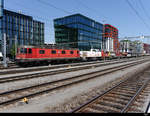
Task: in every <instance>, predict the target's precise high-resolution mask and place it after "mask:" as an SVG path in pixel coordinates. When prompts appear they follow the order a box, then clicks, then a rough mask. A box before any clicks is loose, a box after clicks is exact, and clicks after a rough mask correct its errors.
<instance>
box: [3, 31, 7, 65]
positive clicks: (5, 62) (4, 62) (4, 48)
mask: <svg viewBox="0 0 150 116" xmlns="http://www.w3.org/2000/svg"><path fill="white" fill-rule="evenodd" d="M3 39H4V41H3V42H4V43H3V45H4V46H3V54H4V56H3V65H4V67H5V68H6V67H7V61H6V45H7V44H6V33H4V38H3Z"/></svg>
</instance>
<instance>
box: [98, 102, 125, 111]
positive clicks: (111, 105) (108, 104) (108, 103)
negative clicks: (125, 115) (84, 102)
mask: <svg viewBox="0 0 150 116" xmlns="http://www.w3.org/2000/svg"><path fill="white" fill-rule="evenodd" d="M99 104H102V105H106V106H109V107H113V108H116V109H120V110H121V109H123V108H124V105H123V104H120V103H117V102H116V101H111V102H109V101H102V102H99Z"/></svg>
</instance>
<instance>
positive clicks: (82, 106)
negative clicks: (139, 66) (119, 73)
mask: <svg viewBox="0 0 150 116" xmlns="http://www.w3.org/2000/svg"><path fill="white" fill-rule="evenodd" d="M128 80H130V77H129V78H127V79H126V80H124V81H121V82H120V83H119V84H117V85H115V86H113V87H112V88H110V89H109V90H107V91H105V92H104V93H102V94H100V95H98V96H96V97H94V98H93V99H91V100H89V101H88V102H86V103H85V104H82V105H81V106H79V107H77V108H75V109H74V110H72V111H71V112H70V113H78V112H81V111H82V110H84V109H85V108H87V107H88V106H90V105H92V104H94V103H95V102H96V101H97V100H98V99H100V98H102V97H103V96H104V95H107V94H108V93H109V92H111V91H113V90H114V89H116V88H118V87H119V86H120V85H122V84H124V83H125V82H127V81H128ZM149 81H150V79H148V80H146V81H145V82H144V84H143V85H142V86H141V87H140V88H139V89H138V91H137V92H136V93H135V95H134V96H133V97H132V98H131V99H130V100H129V102H128V103H127V104H126V105H125V107H124V108H123V109H122V110H121V113H124V112H126V111H127V109H128V108H129V106H130V105H131V104H132V103H133V101H134V100H135V99H136V97H137V96H138V95H139V94H140V92H141V91H142V90H143V89H144V88H145V87H146V85H147V84H148V82H149Z"/></svg>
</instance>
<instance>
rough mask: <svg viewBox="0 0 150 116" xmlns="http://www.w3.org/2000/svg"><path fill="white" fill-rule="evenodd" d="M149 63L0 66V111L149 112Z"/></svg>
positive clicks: (141, 59)
mask: <svg viewBox="0 0 150 116" xmlns="http://www.w3.org/2000/svg"><path fill="white" fill-rule="evenodd" d="M149 58H150V56H145V57H137V58H130V59H129V58H128V59H127V58H126V59H115V60H107V61H92V62H80V63H71V64H61V65H58V64H57V65H49V66H38V67H26V68H22V67H17V66H15V65H14V64H13V65H12V68H11V66H10V67H8V68H2V67H1V70H0V112H50V113H60V112H69V113H89V112H94V113H95V112H96V113H125V112H127V113H133V112H134V113H145V112H146V110H148V105H149V99H150V77H149V75H150V70H149V67H150V61H149ZM24 99H26V100H27V101H28V103H25V102H24V101H23V100H24Z"/></svg>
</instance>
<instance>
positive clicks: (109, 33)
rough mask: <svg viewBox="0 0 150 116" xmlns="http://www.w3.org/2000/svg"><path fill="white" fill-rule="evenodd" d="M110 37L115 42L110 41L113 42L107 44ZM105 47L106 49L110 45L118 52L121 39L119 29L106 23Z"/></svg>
mask: <svg viewBox="0 0 150 116" xmlns="http://www.w3.org/2000/svg"><path fill="white" fill-rule="evenodd" d="M108 39H110V40H112V41H113V42H110V43H111V44H112V45H111V44H108V45H109V46H108V45H105V44H107V40H108ZM103 42H104V45H103V48H104V50H105V49H106V48H107V47H108V48H110V46H111V47H112V49H113V52H115V53H118V52H119V51H120V50H119V48H120V44H119V40H118V29H117V28H116V27H114V26H112V25H110V24H105V25H104V36H103Z"/></svg>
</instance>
